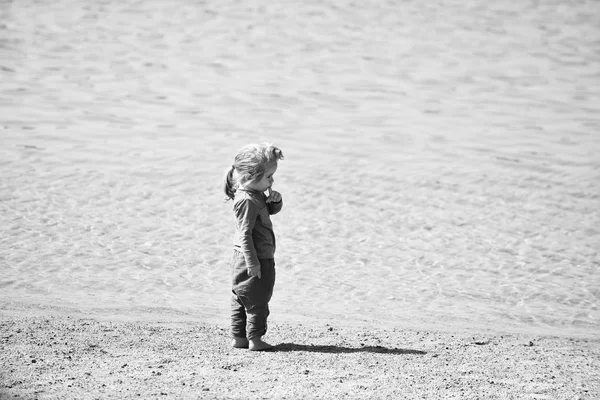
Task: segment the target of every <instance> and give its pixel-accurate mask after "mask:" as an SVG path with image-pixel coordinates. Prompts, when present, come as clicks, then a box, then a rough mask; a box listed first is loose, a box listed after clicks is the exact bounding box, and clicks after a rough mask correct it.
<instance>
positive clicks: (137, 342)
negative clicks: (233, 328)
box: [0, 307, 600, 399]
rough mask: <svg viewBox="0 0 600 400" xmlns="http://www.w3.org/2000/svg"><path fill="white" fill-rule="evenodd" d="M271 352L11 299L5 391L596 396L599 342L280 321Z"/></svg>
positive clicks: (182, 329)
mask: <svg viewBox="0 0 600 400" xmlns="http://www.w3.org/2000/svg"><path fill="white" fill-rule="evenodd" d="M265 338H268V340H269V341H270V342H271V343H272V344H274V345H275V346H276V347H275V350H274V351H272V352H250V351H248V350H244V349H233V348H230V347H229V333H228V327H227V326H224V325H222V324H209V323H206V324H203V323H197V322H190V321H187V322H186V321H185V320H181V319H177V318H173V316H169V315H168V314H165V315H160V314H157V315H155V316H154V319H150V320H148V319H146V320H138V321H135V320H129V321H125V320H118V319H114V318H110V317H109V318H107V316H106V315H104V316H102V315H93V314H90V313H83V312H78V311H77V310H72V309H56V308H55V309H53V308H45V309H43V310H42V309H32V308H29V309H24V308H20V309H17V308H13V309H12V310H11V309H9V308H8V307H4V309H3V310H2V314H1V320H0V349H1V352H0V371H2V372H1V375H0V376H1V380H0V398H2V399H13V398H14V399H122V398H181V399H188V398H193V399H197V398H206V399H265V398H268V399H342V398H353V399H354V398H355V399H367V398H373V399H399V398H405V399H417V398H419V399H421V398H422V399H442V398H444V399H446V398H455V399H597V398H599V397H600V379H599V378H600V373H599V371H600V346H599V344H600V343H599V340H595V339H575V338H564V337H563V338H560V337H550V336H532V335H517V334H479V335H478V334H474V333H465V332H462V333H460V332H448V331H435V330H411V329H378V328H374V327H372V326H363V327H356V326H352V327H350V326H344V325H337V324H302V323H298V324H287V323H272V324H271V326H270V328H269V332H268V334H267V335H266V337H265Z"/></svg>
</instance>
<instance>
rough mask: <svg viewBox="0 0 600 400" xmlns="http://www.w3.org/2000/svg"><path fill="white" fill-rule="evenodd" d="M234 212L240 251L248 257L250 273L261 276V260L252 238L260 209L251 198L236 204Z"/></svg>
mask: <svg viewBox="0 0 600 400" xmlns="http://www.w3.org/2000/svg"><path fill="white" fill-rule="evenodd" d="M234 212H235V218H236V220H237V224H238V233H239V235H240V245H241V249H240V251H241V252H242V253H243V254H244V258H245V259H246V266H247V268H248V275H249V276H258V277H259V278H260V277H261V273H260V262H259V261H258V256H257V255H256V248H255V247H254V240H253V239H252V230H253V229H254V224H255V222H256V217H257V216H258V210H257V208H256V206H255V205H254V203H252V201H251V200H248V199H244V200H241V201H240V202H238V203H237V204H236V205H235V207H234Z"/></svg>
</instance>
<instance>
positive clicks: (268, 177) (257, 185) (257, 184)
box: [246, 163, 277, 192]
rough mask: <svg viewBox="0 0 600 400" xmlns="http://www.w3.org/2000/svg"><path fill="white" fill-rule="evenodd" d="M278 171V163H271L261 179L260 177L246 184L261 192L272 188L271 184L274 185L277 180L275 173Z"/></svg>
mask: <svg viewBox="0 0 600 400" xmlns="http://www.w3.org/2000/svg"><path fill="white" fill-rule="evenodd" d="M276 171H277V163H272V164H269V165H268V166H267V169H266V170H265V173H264V174H263V177H262V178H261V179H259V180H257V181H252V182H248V183H247V184H246V186H247V187H249V188H250V189H254V190H257V191H259V192H264V191H265V190H267V189H268V188H270V187H271V185H273V182H275V179H273V175H275V172H276Z"/></svg>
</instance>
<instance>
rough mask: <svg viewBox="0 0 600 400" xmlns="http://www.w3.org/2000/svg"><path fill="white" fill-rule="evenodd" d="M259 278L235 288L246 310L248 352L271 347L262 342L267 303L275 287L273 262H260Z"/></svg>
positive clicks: (271, 260) (268, 260)
mask: <svg viewBox="0 0 600 400" xmlns="http://www.w3.org/2000/svg"><path fill="white" fill-rule="evenodd" d="M260 266H261V275H262V276H261V278H260V279H259V278H258V277H253V278H248V279H247V280H244V281H243V282H240V284H239V285H238V286H237V287H236V293H237V295H238V298H239V299H240V301H241V302H242V304H244V306H245V309H246V316H247V324H246V335H247V337H248V339H249V342H250V343H249V347H250V350H266V349H269V348H271V347H272V346H271V345H269V344H268V343H265V342H263V341H262V336H263V335H264V334H265V333H266V332H267V317H268V316H269V301H270V300H271V297H272V295H273V286H274V285H275V261H274V260H273V259H266V260H260Z"/></svg>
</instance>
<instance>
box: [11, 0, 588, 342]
mask: <svg viewBox="0 0 600 400" xmlns="http://www.w3.org/2000/svg"><path fill="white" fill-rule="evenodd" d="M0 10H1V11H0V12H1V14H0V60H1V61H0V76H1V79H0V107H1V108H0V110H1V116H0V122H1V125H0V129H1V130H0V138H1V143H2V146H1V147H0V210H1V214H0V218H1V224H0V271H1V272H0V290H1V291H0V301H1V302H2V303H3V304H4V305H5V306H6V305H9V304H13V303H30V304H38V305H42V306H44V305H46V306H47V305H58V306H70V307H77V308H79V309H83V310H114V309H117V310H119V312H123V313H127V312H129V313H134V314H135V313H136V312H141V311H140V310H147V309H152V310H156V309H166V310H170V311H172V312H181V313H185V314H186V315H188V316H189V317H190V318H196V319H205V320H209V319H215V318H217V319H219V320H223V321H226V318H227V309H228V308H227V305H228V292H229V269H228V268H229V267H228V258H229V257H230V253H231V246H230V243H231V235H232V233H233V232H232V229H233V222H232V215H231V211H230V204H229V203H224V202H223V196H222V193H221V191H220V182H221V178H222V174H223V172H224V170H225V169H226V168H227V167H228V166H229V165H230V164H231V162H232V160H233V156H234V153H235V151H236V150H237V148H239V147H240V146H241V145H243V144H245V143H248V142H256V141H265V140H268V141H271V142H274V143H276V144H277V145H279V146H280V147H281V148H282V149H283V151H284V154H285V156H286V159H285V160H284V161H282V162H281V164H280V166H279V170H278V173H277V175H276V184H275V186H276V188H277V189H278V190H279V191H280V192H281V193H282V194H283V196H284V202H285V205H284V210H283V212H282V213H281V214H279V215H277V216H275V217H274V218H273V221H274V224H275V228H276V233H277V235H278V251H277V266H278V277H277V284H276V290H275V297H274V299H273V304H272V309H273V319H274V320H275V321H276V320H285V319H292V320H297V321H311V320H313V319H317V320H326V321H328V322H331V321H333V322H335V321H339V322H344V323H359V324H366V325H367V326H368V325H369V324H378V325H383V326H386V325H391V326H407V327H420V326H425V327H439V328H443V329H489V330H495V331H525V332H534V333H547V334H559V335H584V336H596V335H597V332H598V328H599V327H600V312H599V311H598V306H599V303H600V300H599V298H600V289H598V288H599V287H600V285H599V283H600V273H599V272H598V267H599V266H600V256H599V253H598V249H599V248H600V232H599V229H598V226H599V225H600V216H599V211H598V210H600V207H599V206H600V200H599V199H600V159H599V158H598V156H597V155H598V153H599V151H600V134H599V131H600V117H598V116H599V115H600V114H599V112H600V107H599V106H598V104H600V85H599V83H600V30H599V29H598V27H597V24H596V23H595V21H598V19H599V17H600V10H599V8H598V7H597V4H596V2H595V1H560V2H559V1H556V2H555V1H535V2H534V1H531V2H511V1H500V2H494V4H488V3H487V2H483V1H467V2H464V1H435V2H427V3H426V4H423V3H422V2H417V1H403V2H380V1H370V2H369V1H367V2H360V3H353V2H351V1H333V0H330V1H326V2H302V3H296V2H283V3H282V2H278V3H272V2H266V1H265V2H258V3H256V2H253V3H252V4H239V3H237V2H233V1H231V2H216V1H215V2H210V1H207V2H193V3H192V2H188V1H169V2H167V1H118V2H117V1H111V0H107V1H104V2H84V1H76V0H60V1H53V2H50V1H20V2H15V1H3V2H0Z"/></svg>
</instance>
